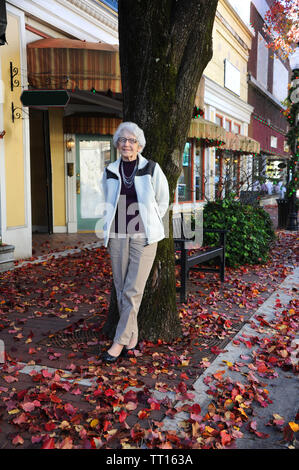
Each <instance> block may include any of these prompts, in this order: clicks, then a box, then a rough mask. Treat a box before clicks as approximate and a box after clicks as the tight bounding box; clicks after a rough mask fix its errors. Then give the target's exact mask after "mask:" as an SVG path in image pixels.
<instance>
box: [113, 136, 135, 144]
mask: <svg viewBox="0 0 299 470" xmlns="http://www.w3.org/2000/svg"><path fill="white" fill-rule="evenodd" d="M117 140H118V142H119V143H121V144H125V143H126V142H127V141H128V142H129V144H136V142H137V140H136V139H126V138H125V137H119V138H118V139H117Z"/></svg>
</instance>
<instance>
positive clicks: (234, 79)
mask: <svg viewBox="0 0 299 470" xmlns="http://www.w3.org/2000/svg"><path fill="white" fill-rule="evenodd" d="M224 86H225V88H228V89H229V90H231V91H233V92H234V93H236V95H238V96H240V92H241V74H240V70H238V69H237V68H236V67H235V66H234V65H233V64H231V63H230V62H229V61H228V60H227V59H225V61H224Z"/></svg>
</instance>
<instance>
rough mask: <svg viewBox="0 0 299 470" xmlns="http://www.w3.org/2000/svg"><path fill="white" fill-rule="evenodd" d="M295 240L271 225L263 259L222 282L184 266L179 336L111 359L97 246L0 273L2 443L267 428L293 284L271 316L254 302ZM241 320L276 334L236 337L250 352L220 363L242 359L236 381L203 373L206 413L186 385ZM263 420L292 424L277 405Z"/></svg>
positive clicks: (192, 436) (140, 443) (217, 441)
mask: <svg viewBox="0 0 299 470" xmlns="http://www.w3.org/2000/svg"><path fill="white" fill-rule="evenodd" d="M297 250H298V237H297V235H296V234H295V233H286V232H278V239H277V242H276V243H275V245H274V246H273V249H272V254H271V259H270V261H269V262H268V263H267V264H266V265H262V266H245V267H241V268H239V269H233V270H232V269H228V270H227V273H226V282H225V284H224V285H223V286H221V283H220V282H219V281H218V279H217V276H214V275H212V274H198V273H193V274H191V285H190V288H191V294H190V295H189V299H188V303H186V304H183V305H181V304H178V306H179V314H180V319H181V323H182V328H183V337H182V338H180V339H178V340H177V341H176V342H174V343H172V344H165V343H163V341H159V342H158V343H157V344H152V343H149V342H146V341H143V342H142V343H141V344H140V349H139V350H138V351H135V353H134V354H133V355H132V356H131V357H130V358H129V359H123V360H122V361H121V362H118V363H116V364H113V365H110V366H106V365H103V364H102V363H101V361H100V357H99V351H100V350H102V349H105V348H106V347H107V345H108V344H109V343H108V342H107V340H106V338H104V337H103V336H102V335H101V326H102V324H103V322H104V320H105V315H106V313H107V307H108V299H109V292H110V285H111V270H110V264H109V259H108V257H107V252H106V250H105V249H104V248H98V249H94V250H88V249H85V250H82V251H81V252H79V253H75V254H73V255H69V256H66V257H61V258H57V259H54V258H53V259H51V260H47V261H45V262H43V263H40V264H35V265H24V266H22V267H20V268H18V269H16V270H14V271H11V272H8V273H0V283H1V284H0V285H1V287H0V339H1V340H2V341H3V342H4V345H5V362H4V363H3V364H2V366H1V364H0V433H1V434H0V436H1V437H0V448H36V449H37V448H45V449H48V448H53V449H54V448H58V449H70V448H79V449H82V448H84V449H85V448H104V449H109V448H143V449H145V448H161V449H169V448H174V449H178V448H184V449H191V448H192V449H193V448H204V449H206V448H212V449H214V448H229V447H233V446H234V445H235V443H236V441H237V440H238V439H242V436H243V430H244V429H245V427H246V429H247V430H250V432H252V433H253V434H254V435H255V436H257V437H258V438H261V439H263V438H265V439H266V438H267V435H266V434H265V433H263V432H260V431H259V429H258V428H257V423H256V420H255V419H254V415H253V413H252V410H253V407H254V406H261V407H267V406H268V405H269V403H271V393H270V391H269V389H267V388H266V387H265V386H264V385H263V379H264V378H270V379H273V380H275V377H277V374H279V370H282V369H283V370H289V371H290V373H292V374H293V373H296V368H297V367H298V366H297V365H296V362H295V361H294V360H293V359H294V354H295V353H296V351H295V347H296V345H295V343H294V337H295V334H296V331H297V330H298V305H297V298H298V297H296V294H297V292H296V288H295V287H294V296H293V298H292V299H291V300H290V303H289V304H288V305H283V304H281V303H280V300H279V299H277V302H276V305H275V311H276V312H275V313H276V315H275V316H274V317H273V320H272V321H271V323H269V322H268V321H266V320H265V319H264V318H263V316H260V317H258V318H255V317H254V312H255V311H256V310H257V308H258V307H259V306H260V305H261V304H262V303H263V302H264V300H265V299H266V298H267V297H268V296H269V295H270V294H271V293H272V292H273V291H274V290H275V288H276V287H277V286H278V285H279V284H280V283H281V282H282V281H283V280H284V278H285V277H286V276H287V275H288V274H290V273H291V271H292V268H291V266H294V265H295V264H296V262H297V261H298V251H297ZM247 321H250V322H251V325H253V326H254V328H256V329H257V330H260V329H261V328H264V329H268V330H269V331H271V335H270V337H269V335H268V336H265V337H262V339H259V338H258V337H257V336H256V337H255V336H251V337H248V338H247V337H246V338H242V341H243V343H244V344H245V346H246V348H247V349H248V354H246V355H243V357H240V360H238V361H237V362H235V363H227V364H225V366H226V367H227V368H228V369H229V370H232V371H233V370H237V369H239V370H240V369H241V370H242V371H243V372H242V377H243V380H242V381H236V382H235V381H234V380H233V379H232V378H231V377H230V376H229V375H228V376H227V375H224V372H223V371H222V370H219V371H218V372H217V373H214V374H212V375H210V376H209V375H208V376H207V377H206V378H205V384H206V385H208V386H209V392H208V393H209V394H210V395H211V405H210V406H209V409H208V412H205V413H203V412H202V410H201V408H200V406H199V404H198V403H196V402H194V401H193V396H194V394H193V390H192V385H193V384H194V382H195V380H196V379H197V378H198V377H199V376H200V375H201V374H202V373H203V371H205V370H206V369H207V368H208V367H209V365H210V364H211V361H212V360H213V359H214V358H215V357H216V356H217V355H218V354H219V353H220V352H222V351H223V350H225V345H226V344H227V343H228V341H230V340H231V339H232V338H233V337H234V336H235V334H236V332H237V331H239V329H240V328H241V326H242V325H243V324H244V322H247ZM236 346H237V345H236ZM253 346H254V347H255V348H254V354H252V350H253V349H252V348H253ZM24 364H28V365H29V366H32V369H30V370H31V371H30V372H29V373H27V374H25V373H23V372H22V371H21V370H22V368H23V367H24ZM34 366H40V367H39V368H34ZM297 372H298V371H297ZM83 380H85V381H88V382H85V385H83V384H82V381H83ZM178 402H179V403H180V405H179V406H178V405H177V403H178ZM182 411H183V412H184V413H185V415H186V416H187V418H186V419H185V420H184V423H183V425H182V426H180V430H179V431H167V430H166V429H164V424H163V419H164V418H165V417H167V418H171V419H174V418H175V417H176V416H177V414H178V413H180V412H182ZM268 425H269V426H272V427H275V429H278V430H280V431H281V435H282V439H285V440H286V442H289V443H291V442H292V439H293V437H294V433H296V432H297V431H298V424H297V421H294V422H286V421H285V419H284V417H283V416H280V415H279V414H274V415H273V419H272V420H271V422H269V423H268Z"/></svg>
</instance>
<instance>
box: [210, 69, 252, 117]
mask: <svg viewBox="0 0 299 470" xmlns="http://www.w3.org/2000/svg"><path fill="white" fill-rule="evenodd" d="M204 101H205V103H206V104H208V105H211V106H213V107H215V108H216V109H218V110H219V111H222V112H223V113H225V114H227V115H229V116H232V117H234V118H235V119H238V120H240V121H242V122H245V123H247V124H249V123H250V117H251V114H252V112H253V110H254V108H253V106H251V105H250V104H248V103H247V102H246V101H243V100H241V98H239V97H238V96H236V95H235V94H234V93H232V92H230V91H229V90H227V89H226V88H224V87H222V86H221V85H219V84H218V83H216V82H214V81H213V80H211V79H210V78H208V77H206V76H205V99H204Z"/></svg>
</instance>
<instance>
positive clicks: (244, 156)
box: [175, 117, 260, 211]
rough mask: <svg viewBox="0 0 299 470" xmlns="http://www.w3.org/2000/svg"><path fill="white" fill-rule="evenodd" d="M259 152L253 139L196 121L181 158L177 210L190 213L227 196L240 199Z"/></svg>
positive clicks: (203, 121) (192, 123)
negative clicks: (239, 196) (208, 201)
mask: <svg viewBox="0 0 299 470" xmlns="http://www.w3.org/2000/svg"><path fill="white" fill-rule="evenodd" d="M259 151H260V147H259V143H258V142H256V141H255V140H254V139H252V138H250V137H247V136H241V135H238V134H235V133H233V132H230V131H226V130H225V129H224V127H222V126H219V125H217V124H216V123H213V122H210V121H208V120H206V119H203V118H201V117H199V118H198V119H193V120H192V122H191V125H190V129H189V138H188V141H187V143H186V145H185V149H184V153H183V156H182V173H181V176H180V177H179V180H178V185H177V190H176V197H175V207H176V208H177V209H178V207H180V208H182V209H183V210H186V211H188V210H190V209H191V210H193V209H194V208H196V207H201V206H203V204H204V203H205V202H206V201H207V200H213V199H219V198H222V197H224V195H225V194H228V193H232V192H234V193H235V195H236V196H238V195H239V192H240V190H241V189H244V188H246V189H247V185H248V184H249V183H250V184H251V178H252V172H251V166H252V159H253V156H254V155H256V154H258V153H259ZM248 169H250V171H248ZM210 188H212V191H211V190H210V191H209V189H210Z"/></svg>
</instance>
